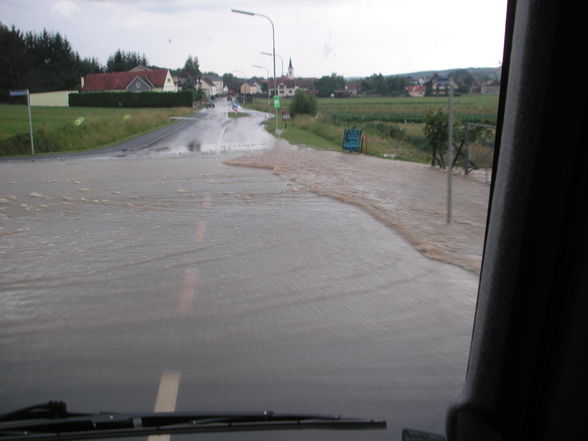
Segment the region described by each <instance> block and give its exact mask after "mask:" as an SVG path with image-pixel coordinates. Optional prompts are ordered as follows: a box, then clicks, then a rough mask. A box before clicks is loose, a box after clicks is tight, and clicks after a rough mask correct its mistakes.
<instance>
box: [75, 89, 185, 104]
mask: <svg viewBox="0 0 588 441" xmlns="http://www.w3.org/2000/svg"><path fill="white" fill-rule="evenodd" d="M193 103H194V91H192V90H186V91H183V92H90V93H71V94H70V95H69V105H70V106H71V107H192V105H193Z"/></svg>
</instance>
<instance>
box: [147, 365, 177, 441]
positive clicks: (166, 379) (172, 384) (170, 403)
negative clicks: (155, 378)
mask: <svg viewBox="0 0 588 441" xmlns="http://www.w3.org/2000/svg"><path fill="white" fill-rule="evenodd" d="M179 387H180V373H179V372H177V371H166V372H164V373H163V375H162V376H161V381H160V382H159V391H158V392H157V399H156V401H155V412H173V411H175V410H176V400H177V398H178V389H179ZM169 438H170V436H169V435H150V436H148V437H147V441H169Z"/></svg>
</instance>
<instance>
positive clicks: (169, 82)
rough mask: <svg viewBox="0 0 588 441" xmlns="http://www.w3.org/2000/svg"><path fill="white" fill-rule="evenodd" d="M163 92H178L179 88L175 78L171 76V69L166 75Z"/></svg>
mask: <svg viewBox="0 0 588 441" xmlns="http://www.w3.org/2000/svg"><path fill="white" fill-rule="evenodd" d="M162 91H163V92H177V91H178V88H177V86H176V85H175V83H174V80H173V78H172V76H171V73H170V72H169V70H168V71H167V75H166V76H165V83H164V84H163V89H162Z"/></svg>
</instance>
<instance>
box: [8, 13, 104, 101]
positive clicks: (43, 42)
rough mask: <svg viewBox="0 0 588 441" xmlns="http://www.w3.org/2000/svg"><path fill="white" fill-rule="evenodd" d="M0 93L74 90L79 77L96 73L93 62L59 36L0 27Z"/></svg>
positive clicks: (99, 67)
mask: <svg viewBox="0 0 588 441" xmlns="http://www.w3.org/2000/svg"><path fill="white" fill-rule="evenodd" d="M0 65H1V66H2V67H3V69H1V70H0V90H11V89H29V90H31V91H32V92H41V91H51V90H63V89H74V88H76V87H78V86H79V84H80V77H81V76H84V75H86V74H87V73H90V72H100V71H101V70H102V67H101V66H100V64H99V63H98V61H97V60H96V59H95V58H81V57H80V56H79V54H78V53H77V52H75V51H74V50H73V49H72V47H71V45H70V44H69V41H67V39H66V38H65V37H63V36H62V35H61V34H59V33H58V32H57V33H53V32H48V31H46V30H44V31H43V32H41V33H39V34H36V33H33V32H27V33H26V34H23V33H22V32H21V31H20V30H18V29H16V28H15V27H14V26H12V27H11V28H8V27H7V26H5V25H3V24H1V23H0Z"/></svg>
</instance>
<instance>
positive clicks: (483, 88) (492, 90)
mask: <svg viewBox="0 0 588 441" xmlns="http://www.w3.org/2000/svg"><path fill="white" fill-rule="evenodd" d="M480 93H481V94H482V95H499V94H500V83H499V82H498V81H486V82H484V83H482V84H481V85H480Z"/></svg>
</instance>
